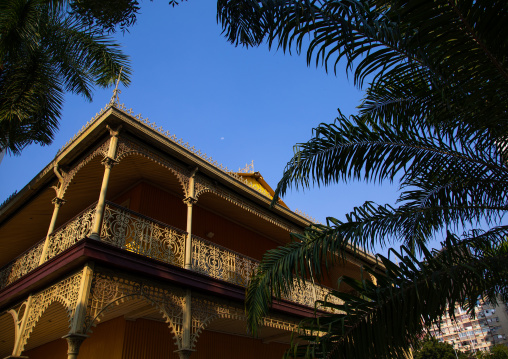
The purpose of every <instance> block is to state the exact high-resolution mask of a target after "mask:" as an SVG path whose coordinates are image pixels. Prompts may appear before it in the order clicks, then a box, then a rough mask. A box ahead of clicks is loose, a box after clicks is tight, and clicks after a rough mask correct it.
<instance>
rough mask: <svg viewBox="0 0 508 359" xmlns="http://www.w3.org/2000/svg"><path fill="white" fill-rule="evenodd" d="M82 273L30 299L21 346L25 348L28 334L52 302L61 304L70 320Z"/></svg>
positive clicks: (76, 299)
mask: <svg viewBox="0 0 508 359" xmlns="http://www.w3.org/2000/svg"><path fill="white" fill-rule="evenodd" d="M82 275H83V272H81V271H80V272H78V273H76V274H74V275H71V276H69V277H67V278H65V279H64V280H62V281H60V282H58V283H56V284H54V285H52V286H51V287H48V288H46V289H44V290H43V291H41V292H39V293H37V294H35V295H34V296H33V297H32V302H31V304H30V306H29V308H28V310H29V312H28V316H27V322H26V325H25V330H24V332H23V333H22V338H21V344H22V347H24V346H25V344H26V342H27V340H28V338H29V336H30V333H31V332H32V331H33V330H34V328H35V325H36V324H37V322H38V321H39V318H40V317H41V316H42V314H43V313H44V311H45V310H46V309H47V308H48V307H49V306H50V305H51V304H52V303H54V302H59V303H60V304H62V305H63V306H64V308H65V310H66V312H67V317H68V319H69V320H70V319H71V318H72V316H73V315H74V312H75V311H76V303H77V301H78V296H79V286H80V283H81V277H82Z"/></svg>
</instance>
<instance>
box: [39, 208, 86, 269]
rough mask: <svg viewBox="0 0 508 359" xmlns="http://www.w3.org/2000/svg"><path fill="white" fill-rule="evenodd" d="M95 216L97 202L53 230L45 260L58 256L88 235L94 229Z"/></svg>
mask: <svg viewBox="0 0 508 359" xmlns="http://www.w3.org/2000/svg"><path fill="white" fill-rule="evenodd" d="M94 216H95V204H94V205H93V206H92V207H89V208H88V209H86V210H84V211H83V212H81V213H80V214H79V215H78V216H77V217H75V218H73V219H72V220H71V221H69V222H67V224H65V225H63V226H62V227H60V228H59V229H58V230H56V231H55V232H53V233H52V234H51V235H50V240H49V246H48V250H47V252H46V258H44V260H45V261H46V260H48V259H50V258H53V257H55V256H57V255H58V254H60V253H62V252H63V251H65V250H66V249H68V248H70V247H72V246H73V245H74V244H76V243H77V242H79V241H80V240H82V239H83V238H85V237H86V236H88V235H89V234H90V233H91V230H92V224H93V220H94Z"/></svg>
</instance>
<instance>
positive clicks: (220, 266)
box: [192, 236, 259, 287]
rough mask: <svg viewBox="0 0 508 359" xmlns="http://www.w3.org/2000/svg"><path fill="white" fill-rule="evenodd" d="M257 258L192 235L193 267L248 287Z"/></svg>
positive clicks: (198, 270)
mask: <svg viewBox="0 0 508 359" xmlns="http://www.w3.org/2000/svg"><path fill="white" fill-rule="evenodd" d="M258 264H259V263H258V262H257V261H256V260H255V259H252V258H249V257H247V256H245V255H242V254H239V253H236V252H234V251H232V250H230V249H227V248H225V247H222V246H219V245H217V244H214V243H212V242H210V241H207V240H205V239H203V238H199V237H197V236H192V269H193V270H195V271H196V272H200V273H204V274H206V275H208V276H210V277H213V278H216V279H220V280H223V281H226V282H230V283H234V284H238V285H241V286H243V287H246V286H247V284H248V283H249V280H250V278H251V276H252V274H253V273H254V270H255V269H256V268H257V266H258Z"/></svg>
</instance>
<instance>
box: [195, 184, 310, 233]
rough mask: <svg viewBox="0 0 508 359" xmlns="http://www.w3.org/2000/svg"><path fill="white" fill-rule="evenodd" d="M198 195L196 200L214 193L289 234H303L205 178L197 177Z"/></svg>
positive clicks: (196, 194)
mask: <svg viewBox="0 0 508 359" xmlns="http://www.w3.org/2000/svg"><path fill="white" fill-rule="evenodd" d="M195 181H196V183H195V187H196V193H195V198H199V196H200V195H202V194H204V193H206V192H210V193H213V194H215V195H217V196H219V197H221V198H224V199H225V200H227V201H229V202H231V203H233V204H235V205H237V206H238V207H240V208H242V209H244V210H246V211H248V212H250V213H253V214H255V215H256V216H258V217H260V218H262V219H264V220H265V221H268V222H270V223H273V224H275V225H277V226H279V227H281V228H283V229H285V230H286V231H288V232H291V233H296V232H301V230H299V229H298V228H297V227H295V226H292V225H291V224H289V223H288V222H286V221H283V220H281V219H280V218H278V217H277V216H275V215H274V214H272V213H271V212H269V211H267V210H264V209H262V208H259V207H257V206H255V205H253V204H251V203H249V202H248V201H246V200H244V199H243V198H242V197H240V196H238V195H235V194H234V193H232V192H230V191H228V190H226V189H225V188H223V187H222V186H219V185H216V184H214V183H212V182H211V181H209V180H207V179H206V178H204V177H203V176H200V175H196V180H195Z"/></svg>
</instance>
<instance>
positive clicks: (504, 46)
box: [218, 0, 508, 358]
mask: <svg viewBox="0 0 508 359" xmlns="http://www.w3.org/2000/svg"><path fill="white" fill-rule="evenodd" d="M218 20H219V21H220V22H221V24H222V26H223V29H224V34H225V36H226V38H227V39H228V40H229V41H230V42H231V43H233V44H235V45H244V46H258V45H260V44H262V43H264V42H267V43H268V45H269V47H277V48H279V49H282V50H283V51H287V52H291V51H296V52H297V53H302V52H306V55H307V60H308V63H309V64H311V63H315V64H316V65H320V64H322V65H324V66H325V69H326V70H327V71H328V70H332V69H333V71H336V70H337V69H338V68H339V67H340V66H342V65H345V67H346V68H347V70H348V73H350V74H352V75H353V79H354V82H355V84H356V85H358V86H363V85H364V84H365V83H367V88H366V93H365V97H364V100H363V102H362V103H361V104H360V106H359V114H358V115H357V116H351V117H349V118H348V117H346V116H344V115H342V114H340V113H339V117H338V118H337V119H336V121H335V122H334V123H332V124H322V125H320V126H319V127H318V128H316V129H314V133H313V137H312V138H311V139H310V140H309V141H308V142H306V143H302V144H298V145H297V146H295V154H294V157H293V158H292V159H291V160H290V161H289V162H288V164H287V165H286V168H285V170H284V174H283V177H282V180H281V181H280V182H279V184H278V186H277V189H276V191H275V192H276V194H275V196H274V201H276V199H277V198H278V197H279V196H282V195H284V194H285V193H286V192H287V191H288V190H289V189H291V188H293V187H294V188H296V189H299V188H308V187H310V186H314V185H317V186H321V185H330V184H333V183H338V182H340V181H351V180H363V181H366V182H383V181H398V182H399V184H400V196H399V199H398V201H397V203H396V205H395V206H391V205H377V204H375V203H372V202H366V203H365V204H363V205H361V206H359V207H357V208H355V209H354V210H353V211H352V212H350V213H349V214H348V215H346V219H345V220H339V219H336V218H331V217H330V218H328V219H327V223H326V225H313V226H312V227H310V228H308V229H307V230H306V231H305V233H304V234H300V235H297V234H295V235H293V239H294V241H293V242H291V243H290V244H289V245H287V246H286V247H280V248H278V249H276V250H272V251H268V252H267V253H266V254H265V256H264V258H263V261H262V263H261V265H260V266H259V269H258V271H257V273H256V275H255V277H254V279H253V280H252V282H251V284H250V286H249V289H248V292H247V303H246V307H247V311H248V321H249V326H250V328H251V330H252V331H253V332H254V333H256V331H257V327H258V325H260V323H261V318H262V317H263V316H264V315H265V314H266V313H267V311H268V310H269V307H270V301H271V298H272V295H274V296H275V297H276V298H280V297H281V295H283V294H284V293H287V292H289V291H290V290H292V288H293V280H292V277H293V276H294V275H296V277H297V278H299V279H300V280H301V279H305V278H309V277H310V276H311V275H314V276H316V278H317V279H320V278H321V277H322V276H323V275H324V273H323V270H322V263H324V264H325V270H326V269H327V268H329V267H330V266H332V265H334V264H336V263H337V261H341V260H344V254H345V252H346V251H349V250H352V251H354V252H356V253H357V254H358V255H359V254H360V253H361V250H362V248H367V249H373V248H374V246H375V245H376V244H381V245H383V246H387V245H393V244H402V247H401V249H400V251H396V250H394V249H390V251H389V252H390V253H391V255H392V256H395V257H396V259H397V260H398V261H399V264H398V265H397V264H396V263H394V260H391V259H389V258H386V257H384V256H378V258H379V260H380V262H381V263H382V265H383V266H382V267H378V268H377V269H373V268H364V269H363V271H364V272H363V277H362V280H355V279H353V278H348V277H343V278H342V279H341V282H340V283H339V284H341V283H344V284H347V285H349V286H350V287H351V288H352V289H353V290H354V291H355V293H356V294H357V295H351V294H348V293H341V292H337V291H335V292H333V293H332V294H331V295H332V296H335V297H338V298H339V299H341V300H342V301H343V304H342V305H340V306H334V305H333V304H331V303H330V302H324V303H323V302H318V303H317V305H318V306H326V307H332V308H335V309H338V310H339V311H340V312H338V313H336V314H333V315H323V316H320V317H319V318H314V319H310V320H306V321H304V322H302V324H301V326H302V330H306V332H305V333H306V335H303V336H302V337H301V339H302V340H301V341H300V342H299V343H297V342H295V343H294V345H293V348H292V351H291V352H289V353H288V355H289V356H308V357H316V358H319V357H329V358H401V357H405V356H406V355H407V352H408V350H410V348H411V347H414V346H416V345H417V341H418V338H419V336H420V335H421V333H422V331H423V330H424V329H425V328H427V327H428V326H429V325H431V323H433V322H434V321H436V320H437V319H438V318H440V317H441V315H442V314H444V313H445V311H446V310H447V308H453V307H454V305H455V304H458V305H461V306H463V307H465V308H468V310H470V311H471V314H473V311H474V304H473V303H472V302H471V300H472V299H473V298H474V299H475V300H476V298H477V297H478V296H483V297H484V298H487V299H489V300H491V301H493V302H495V301H496V296H497V295H498V294H500V295H502V296H505V297H506V295H507V291H506V275H505V273H507V272H506V270H507V266H508V262H507V261H506V256H507V254H508V252H507V250H506V248H507V247H506V245H507V240H506V238H508V237H507V235H508V226H505V225H502V222H501V218H502V217H503V215H504V214H505V211H506V210H507V209H508V206H507V202H506V198H508V197H507V195H508V193H507V191H508V168H507V162H506V160H507V158H508V147H507V146H506V145H505V142H506V139H507V136H508V121H507V118H508V116H507V115H508V114H507V110H508V86H507V84H508V66H507V61H508V58H507V55H506V54H508V26H507V24H508V3H507V2H505V1H499V0H489V1H487V0H477V1H470V0H467V1H466V0H463V1H457V0H435V1H426V0H402V1H400V0H399V1H389V0H315V1H311V0H303V1H297V0H258V1H256V0H242V1H240V0H219V1H218ZM274 203H275V202H274ZM464 227H470V228H477V229H474V230H470V231H467V232H465V233H464V234H462V235H461V236H460V237H459V236H457V235H456V234H454V232H458V231H460V230H461V228H464ZM486 227H488V228H489V229H486V230H482V229H480V228H486ZM442 236H444V241H443V248H442V249H440V250H439V251H430V250H428V249H427V245H428V243H429V241H431V240H433V239H435V238H439V237H442ZM331 254H332V255H331ZM418 258H421V259H418ZM380 268H386V269H385V270H382V271H381V270H380ZM382 272H384V273H382ZM373 279H374V280H373ZM374 283H376V284H374ZM448 304H449V307H448ZM450 315H451V316H452V317H453V313H450Z"/></svg>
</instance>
